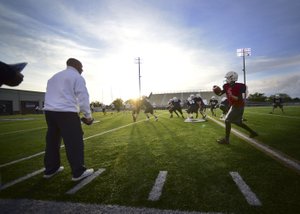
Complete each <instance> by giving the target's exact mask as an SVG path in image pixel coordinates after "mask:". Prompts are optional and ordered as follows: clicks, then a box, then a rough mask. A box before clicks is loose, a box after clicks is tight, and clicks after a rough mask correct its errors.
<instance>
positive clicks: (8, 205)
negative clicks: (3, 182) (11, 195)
mask: <svg viewBox="0 0 300 214" xmlns="http://www.w3.org/2000/svg"><path fill="white" fill-rule="evenodd" d="M16 205H18V206H16ZM0 207H1V211H2V212H3V213H33V212H34V213H131V214H141V213H147V214H222V212H200V211H199V212H197V211H179V210H166V209H157V208H148V207H127V206H120V205H105V204H104V205H102V204H90V203H78V202H77V203H74V202H61V201H42V200H33V199H0Z"/></svg>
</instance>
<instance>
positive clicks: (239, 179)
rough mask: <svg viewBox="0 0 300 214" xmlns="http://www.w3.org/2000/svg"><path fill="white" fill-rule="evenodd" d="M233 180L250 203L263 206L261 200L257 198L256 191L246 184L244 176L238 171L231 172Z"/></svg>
mask: <svg viewBox="0 0 300 214" xmlns="http://www.w3.org/2000/svg"><path fill="white" fill-rule="evenodd" d="M229 174H230V175H231V177H232V179H233V181H234V182H235V184H236V185H237V186H238V188H239V189H240V191H241V192H242V194H243V195H244V197H245V199H246V200H247V202H248V204H250V205H252V206H261V205H262V204H261V202H260V200H259V199H258V198H257V196H256V195H255V193H254V192H252V190H251V189H250V187H249V186H248V185H247V184H246V182H245V181H244V180H243V178H242V177H241V176H240V174H239V173H238V172H229Z"/></svg>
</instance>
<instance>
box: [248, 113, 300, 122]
mask: <svg viewBox="0 0 300 214" xmlns="http://www.w3.org/2000/svg"><path fill="white" fill-rule="evenodd" d="M246 114H258V115H269V116H275V117H284V118H291V119H298V120H299V119H300V117H298V116H288V115H284V114H283V115H280V114H270V113H269V114H268V113H256V112H246Z"/></svg>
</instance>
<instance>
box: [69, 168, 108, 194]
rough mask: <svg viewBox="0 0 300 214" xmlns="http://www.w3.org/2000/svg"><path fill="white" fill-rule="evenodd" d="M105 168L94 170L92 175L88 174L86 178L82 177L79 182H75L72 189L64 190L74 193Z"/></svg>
mask: <svg viewBox="0 0 300 214" xmlns="http://www.w3.org/2000/svg"><path fill="white" fill-rule="evenodd" d="M104 171H105V169H103V168H101V169H98V170H97V171H96V172H94V173H93V174H92V175H90V176H88V177H87V178H85V179H83V180H82V181H81V182H80V183H79V184H77V185H76V186H75V187H73V188H72V189H70V190H69V191H67V192H66V194H69V195H71V194H74V193H76V192H77V191H78V190H80V189H81V188H82V187H84V186H85V185H87V184H88V183H90V182H91V181H92V180H94V179H95V178H96V177H98V176H99V175H100V174H101V173H102V172H104Z"/></svg>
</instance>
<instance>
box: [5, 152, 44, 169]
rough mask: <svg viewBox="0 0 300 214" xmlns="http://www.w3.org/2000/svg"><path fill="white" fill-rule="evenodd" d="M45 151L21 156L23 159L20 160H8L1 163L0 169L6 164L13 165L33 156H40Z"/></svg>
mask: <svg viewBox="0 0 300 214" xmlns="http://www.w3.org/2000/svg"><path fill="white" fill-rule="evenodd" d="M44 153H45V152H39V153H36V154H34V155H31V156H28V157H25V158H21V159H18V160H14V161H11V162H8V163H4V164H1V165H0V169H1V168H2V167H6V166H9V165H13V164H15V163H19V162H21V161H24V160H28V159H31V158H34V157H37V156H40V155H42V154H44Z"/></svg>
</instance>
